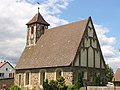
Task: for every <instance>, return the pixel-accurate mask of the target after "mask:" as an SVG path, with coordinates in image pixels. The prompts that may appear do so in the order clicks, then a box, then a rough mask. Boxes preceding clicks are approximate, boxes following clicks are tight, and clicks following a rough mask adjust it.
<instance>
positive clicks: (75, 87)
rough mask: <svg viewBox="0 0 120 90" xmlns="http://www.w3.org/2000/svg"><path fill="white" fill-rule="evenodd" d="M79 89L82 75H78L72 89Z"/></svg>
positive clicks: (81, 84) (81, 85)
mask: <svg viewBox="0 0 120 90" xmlns="http://www.w3.org/2000/svg"><path fill="white" fill-rule="evenodd" d="M81 87H83V79H82V73H78V74H77V79H76V81H75V84H74V89H80V88H81Z"/></svg>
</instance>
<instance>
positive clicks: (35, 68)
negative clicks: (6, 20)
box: [14, 10, 106, 90]
mask: <svg viewBox="0 0 120 90" xmlns="http://www.w3.org/2000/svg"><path fill="white" fill-rule="evenodd" d="M26 25H27V40H26V47H25V49H24V51H23V53H22V55H21V57H20V59H19V61H18V63H17V65H16V67H15V81H14V82H15V84H17V85H19V86H20V87H21V88H22V90H32V89H33V88H34V89H35V90H39V89H40V88H42V85H43V82H44V80H45V79H48V81H50V80H56V78H57V77H59V76H62V77H64V78H65V83H66V85H70V84H73V83H74V81H75V80H76V75H77V73H82V76H83V80H84V82H85V83H87V85H90V86H91V85H94V82H95V78H96V76H99V77H100V80H101V83H103V84H105V68H106V64H105V61H104V57H103V54H102V51H101V48H100V44H99V41H98V37H97V34H96V31H95V28H94V25H93V22H92V19H91V17H88V18H87V19H85V20H81V21H77V22H73V23H69V24H65V25H62V26H58V27H54V28H50V29H49V28H48V27H49V26H50V24H49V23H48V22H47V21H45V19H44V18H43V17H42V15H41V14H40V12H39V10H38V13H37V14H36V15H35V16H34V17H33V18H32V19H31V20H30V21H29V22H28V23H27V24H26Z"/></svg>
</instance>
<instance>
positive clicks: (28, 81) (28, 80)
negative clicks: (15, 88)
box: [25, 72, 30, 85]
mask: <svg viewBox="0 0 120 90" xmlns="http://www.w3.org/2000/svg"><path fill="white" fill-rule="evenodd" d="M29 84H30V73H29V72H26V74H25V85H29Z"/></svg>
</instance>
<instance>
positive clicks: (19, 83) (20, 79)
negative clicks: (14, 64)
mask: <svg viewBox="0 0 120 90" xmlns="http://www.w3.org/2000/svg"><path fill="white" fill-rule="evenodd" d="M18 78H19V82H18V85H19V86H21V81H22V76H21V75H19V77H18Z"/></svg>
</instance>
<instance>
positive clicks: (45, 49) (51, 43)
mask: <svg viewBox="0 0 120 90" xmlns="http://www.w3.org/2000/svg"><path fill="white" fill-rule="evenodd" d="M88 20H89V19H87V20H82V21H79V22H74V23H70V24H66V25H63V26H59V27H55V28H51V29H48V30H47V31H46V32H45V34H44V35H42V36H41V38H40V39H39V40H38V42H37V43H36V45H35V46H33V47H26V48H25V49H24V51H23V53H22V55H21V57H20V59H19V62H18V63H17V65H16V69H28V68H43V67H56V66H69V65H70V64H71V63H72V61H73V60H74V58H75V55H76V52H77V49H78V47H79V44H80V41H81V38H82V36H83V33H84V31H85V28H86V25H87V22H88Z"/></svg>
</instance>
